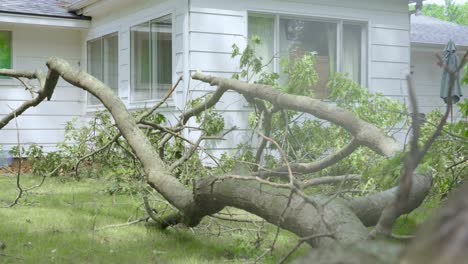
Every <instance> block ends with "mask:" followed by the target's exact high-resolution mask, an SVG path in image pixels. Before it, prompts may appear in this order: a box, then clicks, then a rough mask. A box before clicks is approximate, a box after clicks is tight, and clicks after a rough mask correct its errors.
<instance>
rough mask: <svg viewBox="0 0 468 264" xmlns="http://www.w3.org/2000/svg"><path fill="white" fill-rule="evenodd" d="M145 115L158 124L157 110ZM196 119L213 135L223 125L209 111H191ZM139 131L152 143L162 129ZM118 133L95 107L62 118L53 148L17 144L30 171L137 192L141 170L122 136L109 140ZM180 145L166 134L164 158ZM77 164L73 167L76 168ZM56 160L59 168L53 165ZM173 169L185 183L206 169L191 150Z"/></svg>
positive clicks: (177, 153) (175, 155)
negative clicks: (85, 114) (61, 136)
mask: <svg viewBox="0 0 468 264" xmlns="http://www.w3.org/2000/svg"><path fill="white" fill-rule="evenodd" d="M195 103H197V102H195ZM143 111H145V110H141V111H135V112H133V113H132V115H133V116H134V117H139V116H141V114H142V113H143ZM145 120H146V121H148V122H152V123H155V124H157V125H163V124H164V123H165V122H166V117H165V116H164V115H162V114H160V113H154V114H152V115H150V116H148V117H147V118H146V119H145ZM197 120H198V121H199V122H201V128H202V129H203V130H204V131H205V133H206V134H207V135H217V134H219V133H220V132H221V131H222V130H223V129H224V119H223V118H222V116H221V115H220V114H219V113H216V112H214V111H207V112H204V113H203V114H201V115H200V116H199V117H197ZM144 132H145V133H146V135H147V137H148V139H149V141H150V142H151V143H152V144H153V146H154V148H156V149H157V148H159V144H160V141H161V137H162V134H161V133H159V132H153V131H151V130H145V131H144ZM118 133H119V132H118V129H117V128H116V126H115V125H114V123H113V120H112V118H111V116H110V114H109V113H108V112H106V111H102V112H97V113H95V116H94V118H93V119H92V120H90V121H89V122H87V123H80V122H79V121H78V120H76V119H75V120H72V121H70V122H68V123H67V124H66V126H65V140H64V141H63V142H61V143H59V144H58V145H57V150H56V151H54V152H50V153H45V152H44V151H43V149H42V147H40V146H37V145H31V146H30V147H29V148H24V147H22V151H21V153H22V155H23V156H26V157H27V158H28V160H29V162H30V164H31V168H32V173H33V174H34V175H37V176H43V175H48V174H49V173H50V172H52V171H54V174H52V175H50V176H64V177H67V176H68V177H74V178H77V179H82V178H101V179H106V180H107V181H108V182H110V183H111V184H110V185H108V187H109V189H108V190H107V192H108V193H110V194H114V193H133V194H137V193H140V192H141V191H142V190H143V189H144V184H143V183H142V182H143V177H142V175H143V172H142V171H143V170H142V167H141V164H140V163H139V161H138V160H137V159H135V157H134V154H133V153H132V150H131V148H130V146H129V145H128V143H127V142H126V140H125V139H123V138H122V137H120V138H119V139H118V140H116V141H115V142H114V143H112V144H109V143H110V142H112V141H113V140H114V139H115V137H116V136H117V135H118ZM186 148H187V146H186V145H185V143H184V141H182V140H181V139H173V140H171V141H170V142H168V143H167V144H166V146H165V152H164V159H165V161H166V162H168V163H169V164H170V163H172V162H174V161H176V160H178V159H179V158H181V157H182V155H183V153H184V152H185V150H186ZM98 150H101V151H98ZM96 151H97V152H96ZM11 153H12V154H13V155H15V156H18V155H19V151H18V148H17V147H16V148H13V149H12V151H11ZM93 153H94V154H93ZM79 161H80V162H79ZM77 165H78V168H76V166H77ZM58 166H60V168H61V169H58V170H55V168H57V167H58ZM76 172H78V173H76ZM175 174H176V175H178V177H180V178H181V180H182V181H183V182H185V183H187V184H190V182H191V181H190V179H191V178H192V177H193V176H194V175H196V176H203V175H206V174H207V170H206V169H205V168H204V166H203V164H202V162H201V160H200V158H199V155H198V154H194V155H193V156H192V158H190V159H189V160H188V161H187V162H186V163H185V164H183V165H182V166H181V167H180V168H177V169H176V171H175Z"/></svg>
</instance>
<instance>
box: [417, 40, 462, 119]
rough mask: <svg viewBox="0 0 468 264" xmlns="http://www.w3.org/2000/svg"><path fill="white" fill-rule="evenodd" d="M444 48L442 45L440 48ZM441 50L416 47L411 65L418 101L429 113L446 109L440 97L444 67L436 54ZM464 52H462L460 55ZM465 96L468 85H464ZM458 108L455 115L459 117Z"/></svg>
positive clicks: (424, 110)
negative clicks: (441, 66)
mask: <svg viewBox="0 0 468 264" xmlns="http://www.w3.org/2000/svg"><path fill="white" fill-rule="evenodd" d="M440 49H442V47H441V48H440ZM436 52H440V50H437V49H433V50H424V51H420V50H418V49H417V47H416V48H415V50H414V52H413V54H412V58H411V66H412V71H413V80H414V84H415V85H414V87H415V90H416V93H417V95H418V103H419V107H420V108H421V110H420V111H421V112H423V113H428V112H430V111H432V110H434V109H440V110H443V109H445V103H444V102H443V100H442V99H441V98H440V85H441V79H442V69H441V68H440V67H439V66H438V65H436V60H437V59H436V57H435V56H434V54H435V53H436ZM461 54H463V52H460V57H461V56H462V55H461ZM462 93H463V95H464V97H462V100H463V99H464V98H466V96H468V85H463V86H462ZM457 110H458V109H456V108H455V109H454V117H455V118H457V117H458V111H457Z"/></svg>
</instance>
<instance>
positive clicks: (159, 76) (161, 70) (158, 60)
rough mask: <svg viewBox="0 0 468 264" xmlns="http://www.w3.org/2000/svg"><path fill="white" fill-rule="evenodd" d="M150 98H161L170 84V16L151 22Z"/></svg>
mask: <svg viewBox="0 0 468 264" xmlns="http://www.w3.org/2000/svg"><path fill="white" fill-rule="evenodd" d="M151 57H152V58H151V67H152V70H151V98H152V99H158V98H162V97H163V96H164V95H165V94H166V92H167V91H168V90H169V89H170V88H171V84H172V16H171V15H168V16H164V17H161V18H158V19H155V20H153V21H152V22H151Z"/></svg>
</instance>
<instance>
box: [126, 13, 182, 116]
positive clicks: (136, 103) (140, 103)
mask: <svg viewBox="0 0 468 264" xmlns="http://www.w3.org/2000/svg"><path fill="white" fill-rule="evenodd" d="M175 14H176V12H175V10H173V9H171V10H166V11H165V12H161V13H158V14H156V15H153V16H147V17H144V18H141V19H139V20H135V21H133V23H131V24H130V25H129V27H128V47H129V50H128V51H129V55H128V57H129V80H128V81H129V85H128V87H129V91H128V104H129V108H130V109H137V108H142V107H146V106H148V105H151V104H154V103H157V102H160V101H161V99H163V98H155V99H146V100H135V98H134V97H135V96H134V87H133V76H132V69H133V68H132V67H133V65H132V62H133V57H132V54H133V44H132V43H133V41H132V30H131V29H132V27H135V26H138V25H141V24H143V23H149V24H150V30H151V22H152V21H154V20H157V19H160V18H163V17H166V16H170V18H171V23H172V26H171V42H172V43H171V62H172V63H171V64H172V65H171V86H172V85H173V83H174V76H175V74H176V71H175V69H176V68H175V67H176V63H175V62H176V60H175V59H176V49H175V48H176V44H175V40H176V34H175V20H176V15H175ZM150 34H151V32H150ZM151 39H152V38H151V37H150V43H149V47H150V49H149V51H150V58H151V62H150V67H151V68H150V72H149V74H150V84H151V85H152V63H153V61H152V59H153V56H152V48H151ZM166 103H167V104H168V105H170V106H171V105H173V104H174V99H173V98H172V97H170V98H168V100H167V101H166Z"/></svg>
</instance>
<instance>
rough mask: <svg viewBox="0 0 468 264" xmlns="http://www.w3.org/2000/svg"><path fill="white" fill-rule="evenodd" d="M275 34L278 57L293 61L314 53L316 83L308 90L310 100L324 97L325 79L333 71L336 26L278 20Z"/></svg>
mask: <svg viewBox="0 0 468 264" xmlns="http://www.w3.org/2000/svg"><path fill="white" fill-rule="evenodd" d="M279 32H280V36H279V39H280V55H281V56H282V57H287V58H289V59H290V61H294V60H295V59H298V58H301V57H302V56H303V55H304V54H305V53H308V52H314V53H316V56H315V57H316V63H315V70H316V71H317V73H318V76H319V80H318V82H317V84H316V85H314V86H312V87H310V88H311V89H313V91H314V97H316V98H325V97H326V96H327V95H328V91H327V82H328V79H329V76H330V75H331V74H333V73H334V72H335V71H336V50H337V45H336V42H337V24H335V23H327V22H316V21H307V20H299V19H286V18H282V19H280V29H279Z"/></svg>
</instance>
